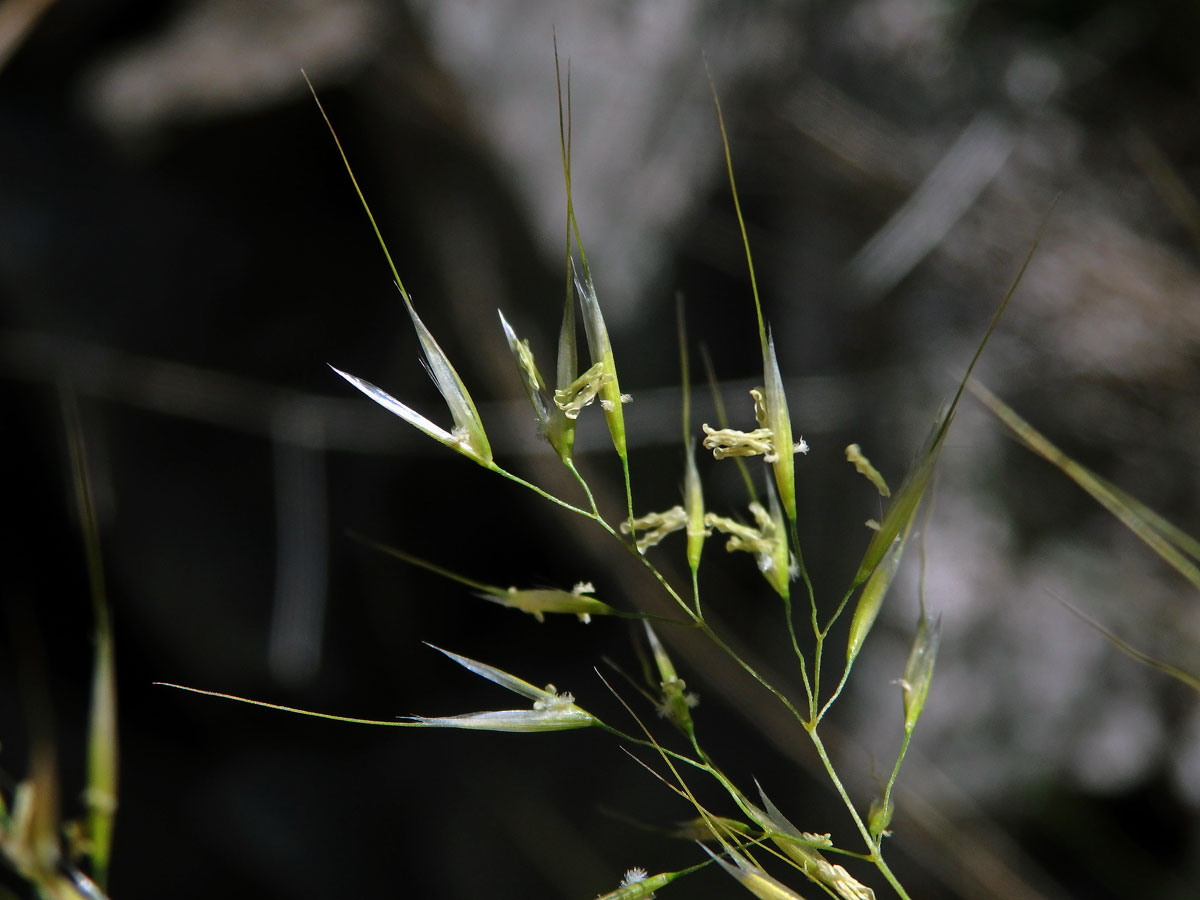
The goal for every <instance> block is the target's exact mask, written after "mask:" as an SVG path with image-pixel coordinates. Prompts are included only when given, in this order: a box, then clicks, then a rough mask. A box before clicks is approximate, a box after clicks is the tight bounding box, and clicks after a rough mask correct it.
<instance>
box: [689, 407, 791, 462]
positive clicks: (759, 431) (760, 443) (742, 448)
mask: <svg viewBox="0 0 1200 900" xmlns="http://www.w3.org/2000/svg"><path fill="white" fill-rule="evenodd" d="M750 396H751V397H753V398H754V419H755V421H757V422H758V427H757V428H755V429H754V430H753V431H738V430H737V429H736V428H711V427H709V426H708V425H702V426H701V427H702V428H703V429H704V434H705V435H706V437H705V438H704V449H705V450H711V451H712V452H713V456H714V457H715V458H717V459H725V458H726V457H727V456H761V457H762V458H763V461H764V462H766V463H768V464H771V465H774V464H775V463H776V462H778V461H779V450H778V448H777V447H776V446H775V432H774V431H773V430H772V429H771V427H770V418H769V416H768V414H767V401H766V399H765V398H764V396H763V389H762V388H753V389H752V390H751V391H750ZM807 452H808V442H807V441H806V440H804V438H800V440H798V441H796V442H795V443H794V444H792V453H807Z"/></svg>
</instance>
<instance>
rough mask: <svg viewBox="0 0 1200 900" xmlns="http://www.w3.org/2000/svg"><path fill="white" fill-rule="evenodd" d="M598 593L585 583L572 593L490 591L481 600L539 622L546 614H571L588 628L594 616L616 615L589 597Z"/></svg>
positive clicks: (608, 607)
mask: <svg viewBox="0 0 1200 900" xmlns="http://www.w3.org/2000/svg"><path fill="white" fill-rule="evenodd" d="M594 590H595V588H594V587H593V586H592V583H591V582H589V581H581V582H579V584H577V585H575V587H573V588H572V589H571V590H569V591H564V590H561V589H560V588H526V589H518V588H515V587H510V588H508V589H507V590H504V589H502V588H489V589H488V590H487V591H486V592H480V594H479V596H480V597H482V598H483V599H485V600H491V601H492V602H493V603H499V604H500V605H501V606H507V607H509V608H510V609H519V610H521V611H522V612H527V613H529V614H530V615H531V616H533V617H534V618H535V619H537V620H538V621H539V622H544V621H545V620H546V616H545V614H546V613H570V614H571V615H574V616H578V617H579V621H580V622H583V623H584V624H587V623H588V622H590V621H591V620H592V616H609V615H612V614H613V613H615V612H616V610H614V609H613V608H612V607H611V606H609V605H608V604H607V603H604V602H603V601H600V600H597V599H595V598H594V597H589V596H587V595H588V594H591V593H592V592H593V591H594Z"/></svg>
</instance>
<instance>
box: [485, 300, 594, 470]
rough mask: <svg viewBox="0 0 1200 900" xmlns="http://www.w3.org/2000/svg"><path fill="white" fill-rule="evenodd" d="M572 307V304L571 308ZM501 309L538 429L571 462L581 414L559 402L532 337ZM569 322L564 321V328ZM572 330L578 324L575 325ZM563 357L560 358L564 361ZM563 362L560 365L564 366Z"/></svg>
mask: <svg viewBox="0 0 1200 900" xmlns="http://www.w3.org/2000/svg"><path fill="white" fill-rule="evenodd" d="M570 309H571V307H570V305H569V304H568V311H570ZM497 312H499V313H500V325H501V327H503V329H504V337H505V338H506V339H507V341H508V348H509V350H511V351H512V354H513V358H514V359H515V360H516V363H517V371H518V372H520V374H521V383H522V384H523V385H524V386H525V393H526V394H527V395H528V396H529V402H530V404H531V405H532V406H533V413H534V416H535V417H536V419H537V423H538V431H539V433H540V434H541V435H542V437H544V438H545V439H546V440H547V441H549V442H550V446H551V447H553V448H554V452H555V453H557V454H558V456H559V458H560V459H561V460H562V461H563V462H564V463H567V464H570V462H571V458H572V455H573V452H574V447H575V418H576V416H578V415H579V413H578V410H576V411H575V415H571V411H570V410H564V409H563V408H562V407H561V406H560V405H559V404H558V402H557V399H556V398H557V394H558V391H555V392H553V393H551V391H550V390H549V388H547V387H546V382H545V380H544V379H543V378H542V374H541V372H539V371H538V367H537V364H536V363H535V362H534V361H533V351H532V350H531V349H530V348H529V341H528V340H520V339H519V338H518V337H517V333H516V332H515V331H514V330H513V328H512V326H511V325H509V324H508V320H507V319H505V318H504V313H503V312H500V311H499V310H497ZM566 325H567V323H566V322H564V328H565V327H566ZM571 327H572V331H573V330H574V326H573V325H572V326H571ZM561 362H562V361H561V360H560V363H561ZM561 368H562V366H561V365H560V369H561ZM568 371H570V372H571V373H572V374H571V376H570V377H571V378H574V368H573V360H572V362H571V364H570V365H569V366H568Z"/></svg>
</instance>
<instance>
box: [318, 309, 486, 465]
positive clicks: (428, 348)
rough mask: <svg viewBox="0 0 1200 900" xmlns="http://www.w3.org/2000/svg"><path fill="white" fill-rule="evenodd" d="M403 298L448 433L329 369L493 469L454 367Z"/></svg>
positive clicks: (362, 383) (471, 404) (475, 413)
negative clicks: (449, 422) (446, 413)
mask: <svg viewBox="0 0 1200 900" xmlns="http://www.w3.org/2000/svg"><path fill="white" fill-rule="evenodd" d="M403 296H404V306H405V308H406V309H407V310H408V314H409V316H410V317H411V318H412V322H413V327H414V328H415V329H416V331H417V339H418V340H419V341H420V342H421V349H422V350H423V351H424V354H425V361H426V364H427V368H428V370H429V374H430V375H431V376H432V377H433V383H434V384H435V385H437V389H438V392H439V393H441V395H442V398H443V399H444V400H445V401H446V406H448V407H449V408H450V417H451V418H452V419H453V420H454V428H453V429H452V430H450V431H447V430H446V429H445V428H442V427H441V426H440V425H435V424H434V423H433V422H431V421H430V420H429V419H427V418H425V417H424V416H423V415H421V414H420V413H419V412H416V411H415V410H413V409H412V408H411V407H409V406H406V405H405V404H403V403H401V402H400V401H399V400H397V399H396V398H395V397H393V396H392V395H391V394H389V393H387V392H386V391H384V390H382V389H381V388H378V387H376V386H375V385H373V384H371V383H370V382H369V381H364V380H363V379H362V378H359V377H358V376H356V375H351V374H349V373H348V372H343V371H342V370H341V369H338V368H335V367H333V366H330V368H332V369H333V371H335V372H337V373H338V374H339V375H341V376H342V377H343V378H345V379H346V380H347V381H348V382H350V383H351V384H352V385H354V386H355V387H356V388H358V389H359V390H360V391H362V392H363V393H364V394H366V395H367V396H368V397H370V398H371V399H372V400H374V401H375V402H376V403H378V404H379V405H380V406H382V407H383V408H384V409H386V410H387V411H388V412H391V413H393V414H395V415H397V416H399V417H400V418H401V419H403V420H404V421H405V422H408V423H409V424H410V425H413V426H415V427H416V428H418V429H420V430H421V431H423V432H425V434H427V435H429V436H430V437H431V438H433V439H434V440H435V441H438V442H440V443H443V444H445V445H446V446H447V447H451V448H453V449H454V450H457V451H458V452H459V453H461V454H463V455H464V456H466V457H469V458H470V459H473V460H475V462H477V463H479V464H480V465H481V466H483V467H485V468H488V469H492V468H495V464H494V463H493V462H492V448H491V445H490V444H489V443H488V439H487V434H486V432H485V431H484V430H483V422H482V421H481V420H480V418H479V411H478V410H477V409H476V408H475V403H474V402H473V401H472V400H471V395H470V394H468V393H467V388H466V385H464V384H463V382H462V379H461V378H459V377H458V373H457V372H456V371H454V366H452V365H450V360H449V359H448V358H447V357H446V354H445V352H443V350H442V348H441V347H440V346H438V342H437V341H436V340H434V337H433V334H432V333H430V331H429V329H428V328H426V327H425V323H424V322H422V321H421V317H420V316H418V315H417V311H416V310H415V309H414V308H413V305H412V302H411V301H410V300H409V299H408V295H407V293H404V294H403Z"/></svg>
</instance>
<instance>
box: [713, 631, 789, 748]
mask: <svg viewBox="0 0 1200 900" xmlns="http://www.w3.org/2000/svg"><path fill="white" fill-rule="evenodd" d="M696 625H697V627H699V628H700V630H701V631H702V632H703V633H704V636H705V637H707V638H708V639H709V640H710V641H712V642H713V643H714V644H716V645H717V646H718V647H719V648H721V650H723V651H725V653H726V655H728V656H729V658H730V659H732V660H733V661H734V662H735V663H737V664H738V665H739V666H741V667H742V670H743V671H745V672H746V674H747V675H749V676H750V677H751V678H753V679H754V680H755V681H757V682H758V683H759V684H761V685H762V686H763V687H764V688H766V689H767V690H768V691H769V692H770V693H772V694H774V695H775V699H777V700H778V701H779V702H780V703H782V704H783V706H784V708H785V709H786V710H787V711H788V712H790V713H791V714H792V715H793V716H795V718H796V721H797V722H799V723H800V724H801V725H803V726H804V727H805V728H806V729H807V728H808V727H809V725H808V722H807V721H806V720H805V718H804V717H803V716H802V715H800V711H799V710H798V709H796V706H795V704H793V703H792V701H791V700H789V699H788V698H787V695H786V694H784V693H783V692H782V691H780V690H779V688H777V687H775V686H774V685H773V684H771V683H770V682H769V681H767V680H766V679H765V678H763V677H762V676H761V675H759V674H758V672H756V671H755V670H754V667H753V666H751V665H750V664H749V663H748V662H746V661H745V660H744V659H742V658H741V656H739V655H738V653H737V651H735V650H734V649H733V648H732V647H730V646H729V645H728V644H727V643H725V641H723V640H722V639H721V637H720V635H718V634H717V633H716V632H715V631H713V630H712V627H711V626H710V625H709V624H708V623H707V622H705V621H704V620H703V619H700V620H698V621H697V622H696ZM807 679H808V676H807V675H805V681H806V682H807Z"/></svg>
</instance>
